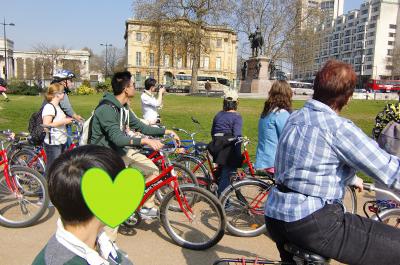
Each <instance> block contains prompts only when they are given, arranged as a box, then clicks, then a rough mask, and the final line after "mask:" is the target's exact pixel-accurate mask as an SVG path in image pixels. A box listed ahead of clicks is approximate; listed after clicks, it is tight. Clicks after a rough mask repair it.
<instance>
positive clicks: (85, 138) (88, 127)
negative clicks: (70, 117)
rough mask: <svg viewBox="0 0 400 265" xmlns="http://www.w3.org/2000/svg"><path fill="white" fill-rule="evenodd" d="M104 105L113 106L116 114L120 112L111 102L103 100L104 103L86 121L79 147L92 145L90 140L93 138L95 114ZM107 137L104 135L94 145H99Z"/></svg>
mask: <svg viewBox="0 0 400 265" xmlns="http://www.w3.org/2000/svg"><path fill="white" fill-rule="evenodd" d="M102 105H109V106H111V107H112V108H113V109H114V110H115V112H118V113H119V112H120V110H119V108H118V107H117V106H115V104H114V103H112V102H111V101H109V100H103V101H102V102H100V103H99V105H97V107H96V108H95V109H94V110H93V111H92V115H90V117H89V119H87V120H86V121H85V123H84V124H83V127H82V134H81V138H80V140H79V145H87V144H91V142H90V138H91V137H92V126H93V117H94V112H95V111H96V110H97V108H99V107H100V106H102ZM104 137H105V135H104V133H103V135H102V136H101V137H100V138H99V139H97V140H96V142H94V143H93V144H95V145H96V144H98V143H99V142H100V141H101V140H102V139H103V138H104Z"/></svg>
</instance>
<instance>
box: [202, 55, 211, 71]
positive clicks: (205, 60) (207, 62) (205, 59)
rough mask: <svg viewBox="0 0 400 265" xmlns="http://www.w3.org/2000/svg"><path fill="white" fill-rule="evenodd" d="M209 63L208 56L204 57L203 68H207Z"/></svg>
mask: <svg viewBox="0 0 400 265" xmlns="http://www.w3.org/2000/svg"><path fill="white" fill-rule="evenodd" d="M209 65H210V58H209V57H204V64H203V67H204V69H208V67H209Z"/></svg>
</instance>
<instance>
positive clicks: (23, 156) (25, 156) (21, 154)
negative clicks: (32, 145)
mask: <svg viewBox="0 0 400 265" xmlns="http://www.w3.org/2000/svg"><path fill="white" fill-rule="evenodd" d="M36 155H37V153H35V151H33V150H32V149H28V148H26V147H22V148H20V149H17V150H15V151H14V152H13V153H12V154H11V155H10V156H9V160H10V165H12V166H13V165H16V166H27V167H30V168H32V169H33V170H35V171H37V172H39V173H40V174H42V175H44V173H45V170H46V164H45V163H44V161H43V159H42V158H38V159H37V161H36V162H35V163H34V164H32V165H30V166H29V165H28V163H29V162H30V161H31V160H32V159H33V157H35V156H36Z"/></svg>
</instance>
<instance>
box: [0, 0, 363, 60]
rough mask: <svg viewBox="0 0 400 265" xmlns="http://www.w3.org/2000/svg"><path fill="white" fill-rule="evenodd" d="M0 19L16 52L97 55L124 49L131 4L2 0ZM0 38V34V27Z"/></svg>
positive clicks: (356, 0)
mask: <svg viewBox="0 0 400 265" xmlns="http://www.w3.org/2000/svg"><path fill="white" fill-rule="evenodd" d="M2 2H3V3H1V4H0V19H1V20H3V18H4V17H5V18H6V22H7V23H9V22H13V23H15V25H16V26H15V27H10V26H8V27H7V28H6V30H7V38H9V39H11V40H13V41H14V45H15V49H16V50H23V51H27V50H31V49H32V46H34V45H35V44H38V43H44V44H47V45H57V46H62V45H64V46H65V47H67V48H71V49H81V48H83V47H85V46H87V47H89V48H91V49H92V50H93V51H94V52H96V53H100V52H101V51H102V49H103V48H102V47H100V46H99V44H100V43H105V42H108V43H111V44H112V45H113V46H116V47H118V48H123V47H124V38H123V36H124V31H125V21H126V19H128V18H130V17H132V1H131V0H114V1H111V0H110V1H106V0H96V1H94V0H91V1H86V0H79V1H78V0H69V1H62V0H59V1H54V0H53V1H51V0H36V1H35V0H8V1H6V0H4V1H2ZM361 2H362V0H345V11H347V10H350V9H354V8H358V7H359V6H360V4H361ZM0 32H1V33H0V35H1V36H2V35H3V30H2V29H1V27H0Z"/></svg>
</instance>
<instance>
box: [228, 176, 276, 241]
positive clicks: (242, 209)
mask: <svg viewBox="0 0 400 265" xmlns="http://www.w3.org/2000/svg"><path fill="white" fill-rule="evenodd" d="M272 186H273V184H270V183H267V182H264V181H261V180H258V179H254V178H253V179H251V178H248V179H243V180H241V181H238V182H235V183H233V184H231V185H229V186H228V187H227V188H226V189H225V190H224V191H223V192H222V194H221V198H220V200H221V204H222V207H223V209H224V211H225V216H226V229H227V230H228V231H229V233H231V234H232V235H235V236H240V237H254V236H258V235H261V234H263V233H265V231H266V226H265V217H264V204H265V201H266V200H267V198H268V193H269V190H270V189H271V187H272ZM249 202H250V203H249ZM252 202H254V203H256V204H255V205H252ZM254 207H256V208H254Z"/></svg>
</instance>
